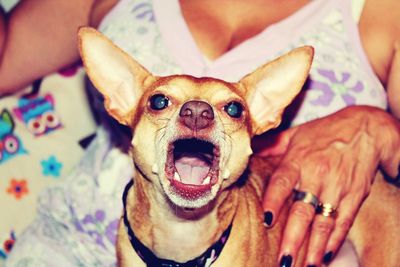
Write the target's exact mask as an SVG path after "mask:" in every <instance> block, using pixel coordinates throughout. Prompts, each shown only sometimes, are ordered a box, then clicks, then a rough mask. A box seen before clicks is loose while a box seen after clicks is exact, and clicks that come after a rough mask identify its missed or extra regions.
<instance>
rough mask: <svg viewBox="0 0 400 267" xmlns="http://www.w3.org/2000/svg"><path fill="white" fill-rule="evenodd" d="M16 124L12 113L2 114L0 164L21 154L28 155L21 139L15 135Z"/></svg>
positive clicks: (0, 121)
mask: <svg viewBox="0 0 400 267" xmlns="http://www.w3.org/2000/svg"><path fill="white" fill-rule="evenodd" d="M14 128H15V123H14V120H13V118H12V116H11V113H10V112H9V111H8V110H6V109H4V110H3V111H2V112H1V113H0V164H2V163H3V162H5V161H7V160H9V159H11V158H14V157H15V156H17V155H20V154H26V150H25V149H24V147H23V145H22V142H21V139H20V138H19V137H18V136H17V135H15V133H14Z"/></svg>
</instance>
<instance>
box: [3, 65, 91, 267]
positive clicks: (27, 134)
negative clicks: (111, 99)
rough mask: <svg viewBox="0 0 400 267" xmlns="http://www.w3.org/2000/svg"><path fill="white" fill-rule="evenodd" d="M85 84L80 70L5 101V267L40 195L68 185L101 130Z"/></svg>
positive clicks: (71, 70) (59, 75) (41, 82)
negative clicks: (68, 177) (66, 180)
mask: <svg viewBox="0 0 400 267" xmlns="http://www.w3.org/2000/svg"><path fill="white" fill-rule="evenodd" d="M83 79H84V73H83V68H82V67H81V66H80V65H76V66H72V67H70V68H68V69H66V70H63V71H60V72H58V73H55V74H53V75H50V76H49V77H47V78H45V79H43V80H39V81H36V82H35V83H33V84H32V85H31V86H29V87H28V88H26V89H25V90H23V91H22V92H21V93H18V94H16V95H12V96H7V97H2V98H0V218H1V219H0V266H1V262H2V261H3V260H4V259H6V258H7V257H8V254H9V253H10V252H11V250H12V248H13V246H14V242H15V241H16V240H18V237H19V235H20V233H21V232H22V231H23V230H24V229H25V227H26V226H27V225H29V224H30V223H31V222H32V221H33V218H34V216H35V214H36V209H37V199H38V195H39V194H40V192H41V191H42V190H43V189H44V188H46V187H48V186H51V185H54V184H57V183H60V182H62V180H63V177H64V176H65V175H66V174H68V172H69V171H70V170H71V169H72V168H73V167H74V166H75V165H76V163H77V162H78V161H79V160H80V158H81V157H82V154H83V152H84V149H85V146H86V144H87V143H88V139H90V138H89V137H90V136H91V135H92V134H93V133H94V131H95V123H94V120H93V118H92V115H91V112H90V110H89V104H88V102H87V97H86V93H85V91H84V90H82V84H83Z"/></svg>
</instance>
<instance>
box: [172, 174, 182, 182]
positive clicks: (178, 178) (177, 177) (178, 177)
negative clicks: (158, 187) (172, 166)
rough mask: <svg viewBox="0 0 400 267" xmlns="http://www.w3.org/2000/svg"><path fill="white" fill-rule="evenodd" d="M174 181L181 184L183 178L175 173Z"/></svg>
mask: <svg viewBox="0 0 400 267" xmlns="http://www.w3.org/2000/svg"><path fill="white" fill-rule="evenodd" d="M174 179H175V180H177V181H179V182H180V181H181V177H180V176H179V173H177V172H175V174H174Z"/></svg>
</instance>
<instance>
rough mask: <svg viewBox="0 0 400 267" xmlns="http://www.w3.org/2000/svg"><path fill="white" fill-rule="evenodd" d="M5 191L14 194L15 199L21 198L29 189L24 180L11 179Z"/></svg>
mask: <svg viewBox="0 0 400 267" xmlns="http://www.w3.org/2000/svg"><path fill="white" fill-rule="evenodd" d="M7 193H9V194H11V195H14V197H15V198H16V199H17V200H19V199H21V198H22V197H23V196H24V195H27V194H28V193H29V189H28V184H27V182H26V180H25V179H22V180H17V179H11V181H10V184H9V187H8V188H7Z"/></svg>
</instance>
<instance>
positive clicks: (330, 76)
mask: <svg viewBox="0 0 400 267" xmlns="http://www.w3.org/2000/svg"><path fill="white" fill-rule="evenodd" d="M317 72H318V74H319V75H314V76H312V77H311V78H310V83H309V87H310V89H311V90H317V91H320V93H321V94H320V95H319V96H318V97H317V98H315V99H313V100H311V101H310V103H311V104H313V105H316V106H329V105H330V104H331V103H332V101H333V100H334V98H335V97H337V96H339V97H340V98H341V99H342V100H343V102H344V103H345V105H346V106H350V105H354V104H355V103H356V98H355V97H354V94H358V93H360V92H362V91H363V90H364V85H363V83H362V82H361V81H360V80H356V79H352V77H351V74H350V73H348V72H341V73H340V74H339V75H337V73H335V72H334V71H333V70H325V69H318V70H317ZM338 76H339V78H338Z"/></svg>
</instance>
